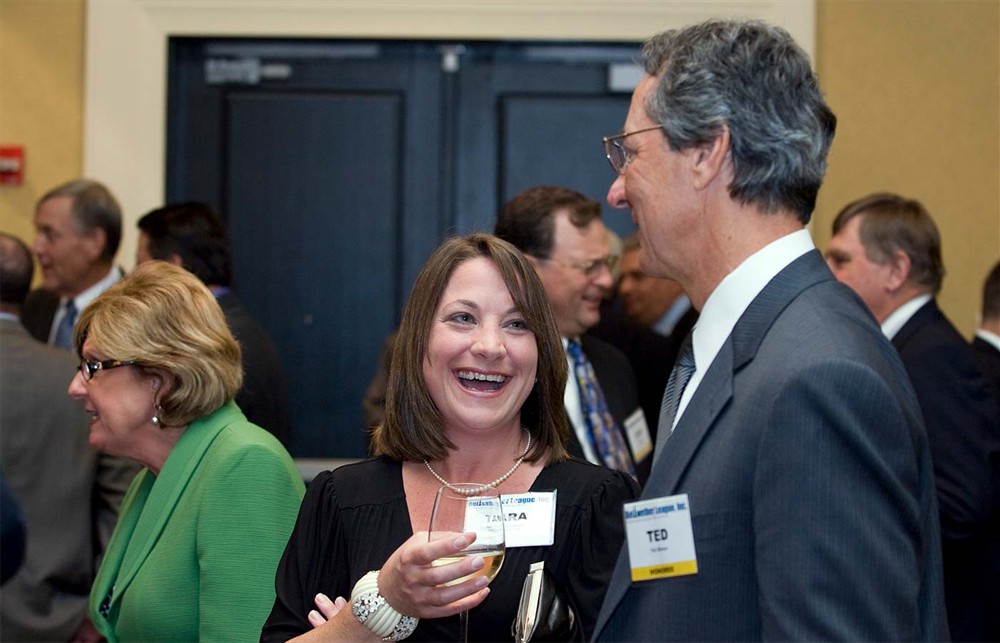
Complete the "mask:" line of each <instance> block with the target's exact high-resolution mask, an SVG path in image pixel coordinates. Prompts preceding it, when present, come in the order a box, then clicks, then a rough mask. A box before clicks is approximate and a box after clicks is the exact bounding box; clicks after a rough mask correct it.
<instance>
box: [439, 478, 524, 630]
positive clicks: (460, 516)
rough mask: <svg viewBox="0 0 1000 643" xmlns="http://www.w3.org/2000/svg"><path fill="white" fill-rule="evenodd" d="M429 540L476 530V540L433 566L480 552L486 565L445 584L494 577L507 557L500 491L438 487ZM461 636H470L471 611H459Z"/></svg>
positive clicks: (474, 486) (491, 578) (453, 486)
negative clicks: (505, 556) (505, 553)
mask: <svg viewBox="0 0 1000 643" xmlns="http://www.w3.org/2000/svg"><path fill="white" fill-rule="evenodd" d="M427 531H428V540H431V541H433V540H440V539H441V538H455V537H456V536H460V535H461V534H463V533H464V532H467V531H471V532H474V533H475V534H476V540H475V541H474V542H473V543H472V544H471V545H469V546H468V547H466V548H465V549H463V550H462V551H460V552H457V553H455V554H452V555H451V556H444V557H442V558H439V559H437V560H436V561H434V563H433V564H434V566H440V565H447V564H449V563H454V562H458V561H460V560H462V559H463V558H467V557H469V556H480V557H482V558H483V562H485V565H483V567H482V568H481V569H478V570H476V571H475V572H473V573H471V574H469V575H467V576H463V577H462V578H457V579H455V580H453V581H450V582H448V583H446V585H457V584H459V583H462V582H465V581H467V580H469V579H471V578H475V577H477V576H486V578H487V580H489V581H492V580H493V579H494V578H495V577H496V575H497V573H499V572H500V568H501V567H502V566H503V558H504V551H505V548H504V534H503V512H502V510H501V505H500V494H499V492H497V490H496V489H494V488H493V487H485V486H483V485H477V484H465V483H463V484H450V485H446V486H443V487H441V488H440V489H438V492H437V497H436V498H435V499H434V509H433V510H432V511H431V524H430V528H429V529H428V530H427ZM459 623H460V627H461V640H462V641H468V640H469V612H468V611H467V610H466V611H463V612H462V613H461V614H460V615H459Z"/></svg>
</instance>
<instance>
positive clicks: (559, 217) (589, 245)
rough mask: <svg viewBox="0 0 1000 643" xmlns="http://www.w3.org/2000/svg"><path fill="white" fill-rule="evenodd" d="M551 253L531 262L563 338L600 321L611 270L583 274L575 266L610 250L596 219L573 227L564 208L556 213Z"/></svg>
mask: <svg viewBox="0 0 1000 643" xmlns="http://www.w3.org/2000/svg"><path fill="white" fill-rule="evenodd" d="M554 219H555V222H554V224H555V235H554V237H555V238H554V241H553V244H552V252H551V254H550V256H549V258H548V259H540V260H536V261H533V262H532V263H534V265H535V269H536V270H537V271H538V276H539V277H540V278H541V281H542V285H543V286H545V292H546V294H548V296H549V302H550V303H551V305H552V313H553V315H554V316H555V318H556V326H557V327H558V328H559V333H560V334H562V335H563V336H564V337H569V338H576V337H579V336H580V335H581V334H583V333H584V332H586V331H587V329H589V328H591V327H592V326H594V325H596V324H597V322H599V321H600V320H601V309H600V307H601V301H602V300H603V299H604V297H605V296H606V295H607V293H608V292H610V290H611V286H612V278H611V271H610V270H608V268H607V267H606V266H601V267H600V268H599V269H598V270H597V271H596V272H595V273H594V274H592V275H587V274H585V273H584V271H583V270H581V269H580V268H579V267H578V266H580V265H583V264H587V263H589V262H591V261H593V260H595V259H604V258H606V257H607V256H608V254H609V253H610V252H611V246H610V244H609V243H608V233H607V229H606V228H605V227H604V224H603V223H601V221H600V220H594V221H592V222H591V223H590V224H589V225H587V226H586V227H585V228H577V227H576V226H574V225H573V224H572V223H571V222H570V220H569V213H568V212H566V211H565V210H563V211H560V212H557V213H556V214H555V216H554Z"/></svg>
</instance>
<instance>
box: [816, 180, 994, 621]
mask: <svg viewBox="0 0 1000 643" xmlns="http://www.w3.org/2000/svg"><path fill="white" fill-rule="evenodd" d="M826 256H827V260H828V262H829V264H830V268H831V269H832V270H833V273H834V274H835V275H836V276H837V279H839V280H840V281H842V282H844V283H845V284H847V285H849V286H850V287H851V288H853V289H854V290H855V291H856V292H857V293H858V294H859V295H860V296H861V298H862V299H864V301H865V303H866V304H868V307H869V308H871V310H872V313H874V315H875V318H876V319H877V320H878V322H879V323H880V324H881V325H882V331H883V332H884V333H885V335H886V337H888V338H889V339H890V340H892V343H893V345H894V346H895V347H896V349H897V350H898V351H899V355H900V357H901V358H902V360H903V365H904V366H905V367H906V372H907V373H908V374H909V376H910V380H911V381H912V382H913V387H914V389H915V390H916V392H917V398H918V400H919V401H920V408H921V410H922V411H923V416H924V423H925V424H926V426H927V435H928V438H929V440H930V446H931V451H932V453H933V459H934V471H935V476H936V479H937V491H938V506H939V508H940V510H941V536H942V538H941V540H942V548H943V552H944V581H945V598H946V600H947V606H948V624H949V626H950V629H951V636H952V639H953V640H956V641H983V640H995V639H997V638H1000V632H992V633H988V632H987V631H986V629H985V623H986V621H987V618H988V616H989V614H990V613H991V612H993V611H995V610H996V609H997V606H996V605H995V604H992V603H989V602H988V597H989V596H990V592H991V591H993V590H994V589H995V588H994V586H995V585H996V584H998V583H1000V573H997V572H995V571H992V570H990V567H989V565H988V564H987V562H988V558H989V554H988V551H989V550H990V548H991V547H993V546H995V545H996V543H997V542H998V539H1000V533H997V531H996V529H997V526H998V525H997V518H996V513H995V512H996V511H997V510H998V505H997V503H998V502H1000V469H998V467H1000V414H998V413H997V407H996V404H995V402H994V400H993V398H992V396H991V395H990V394H989V391H988V389H987V387H986V381H985V379H984V378H983V377H982V375H981V373H980V372H979V369H978V367H977V366H976V363H975V360H974V359H973V357H972V353H971V351H970V350H969V346H968V344H967V343H966V341H965V339H964V338H963V337H962V336H961V335H960V334H959V332H958V330H956V329H955V327H954V326H953V325H952V324H951V322H950V321H948V319H947V318H946V317H945V316H944V314H943V313H942V312H941V311H940V309H938V306H937V302H936V301H935V300H934V295H935V294H937V292H938V291H939V290H940V289H941V282H942V280H943V279H944V264H943V262H942V261H941V238H940V235H939V234H938V230H937V226H936V225H934V220H933V219H932V218H931V215H930V213H928V212H927V210H926V209H925V208H924V206H923V205H921V203H920V202H919V201H915V200H913V199H906V198H903V197H901V196H897V195H895V194H873V195H870V196H867V197H864V198H862V199H858V200H857V201H854V202H853V203H850V204H848V205H847V206H846V207H844V209H843V210H841V211H840V213H839V214H838V215H837V218H836V219H834V222H833V238H832V239H831V240H830V245H829V247H828V248H827V252H826Z"/></svg>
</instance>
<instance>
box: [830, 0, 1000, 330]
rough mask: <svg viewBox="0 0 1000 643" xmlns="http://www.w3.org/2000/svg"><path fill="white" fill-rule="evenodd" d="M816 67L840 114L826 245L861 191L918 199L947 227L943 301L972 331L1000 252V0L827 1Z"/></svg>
mask: <svg viewBox="0 0 1000 643" xmlns="http://www.w3.org/2000/svg"><path fill="white" fill-rule="evenodd" d="M816 68H817V70H818V73H819V75H820V82H821V84H822V86H823V89H824V91H825V92H826V96H827V99H828V101H829V103H830V106H831V107H832V108H833V110H834V112H836V114H837V118H838V125H837V136H836V139H835V140H834V143H833V149H832V151H831V154H830V166H829V170H828V172H827V180H826V182H825V183H824V186H823V189H822V190H821V191H820V200H819V203H818V205H817V210H816V215H815V225H814V232H815V235H814V236H815V238H816V243H817V244H818V245H820V246H821V247H822V246H823V245H824V244H825V243H826V241H827V240H828V239H829V237H830V224H831V223H832V221H833V218H834V217H835V216H836V214H837V212H838V210H840V208H841V207H843V206H844V205H845V204H846V203H848V202H849V201H851V200H853V199H855V198H857V197H860V196H864V195H866V194H869V193H871V192H876V191H892V192H899V193H900V194H903V195H905V196H909V197H913V198H916V199H919V200H920V201H922V202H923V203H924V205H925V206H927V208H928V209H929V210H930V212H931V214H932V215H933V216H934V219H935V221H936V222H937V224H938V227H939V228H940V230H941V237H942V244H943V246H944V262H945V267H946V269H947V276H946V277H945V281H944V288H943V289H942V291H941V294H940V296H939V300H940V303H941V306H942V308H944V310H945V311H946V313H947V314H948V316H949V317H950V318H951V320H952V321H953V322H954V323H955V325H956V326H958V328H959V330H961V331H962V332H963V333H965V334H966V335H969V334H970V333H971V332H972V331H973V330H974V328H975V325H976V320H977V314H978V312H979V307H980V297H981V293H982V282H983V279H984V278H985V277H986V273H987V272H988V270H989V268H990V267H991V266H992V265H993V263H995V262H996V261H997V260H998V259H1000V2H997V1H996V0H989V1H986V0H976V1H966V0H947V1H944V0H941V1H933V2H897V1H891V2H890V1H872V0H865V1H847V0H825V1H822V2H820V4H819V6H818V10H817V34H816Z"/></svg>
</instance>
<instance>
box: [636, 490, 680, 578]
mask: <svg viewBox="0 0 1000 643" xmlns="http://www.w3.org/2000/svg"><path fill="white" fill-rule="evenodd" d="M623 510H624V513H625V531H626V535H627V543H628V558H629V565H630V566H631V568H632V580H633V581H645V580H653V579H656V578H667V577H669V576H686V575H688V574H697V573H698V559H697V556H696V555H695V551H694V531H693V530H692V528H691V509H690V507H688V497H687V494H686V493H682V494H680V495H677V496H668V497H666V498H654V499H652V500H641V501H639V502H629V503H626V504H625V505H624V508H623Z"/></svg>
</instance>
